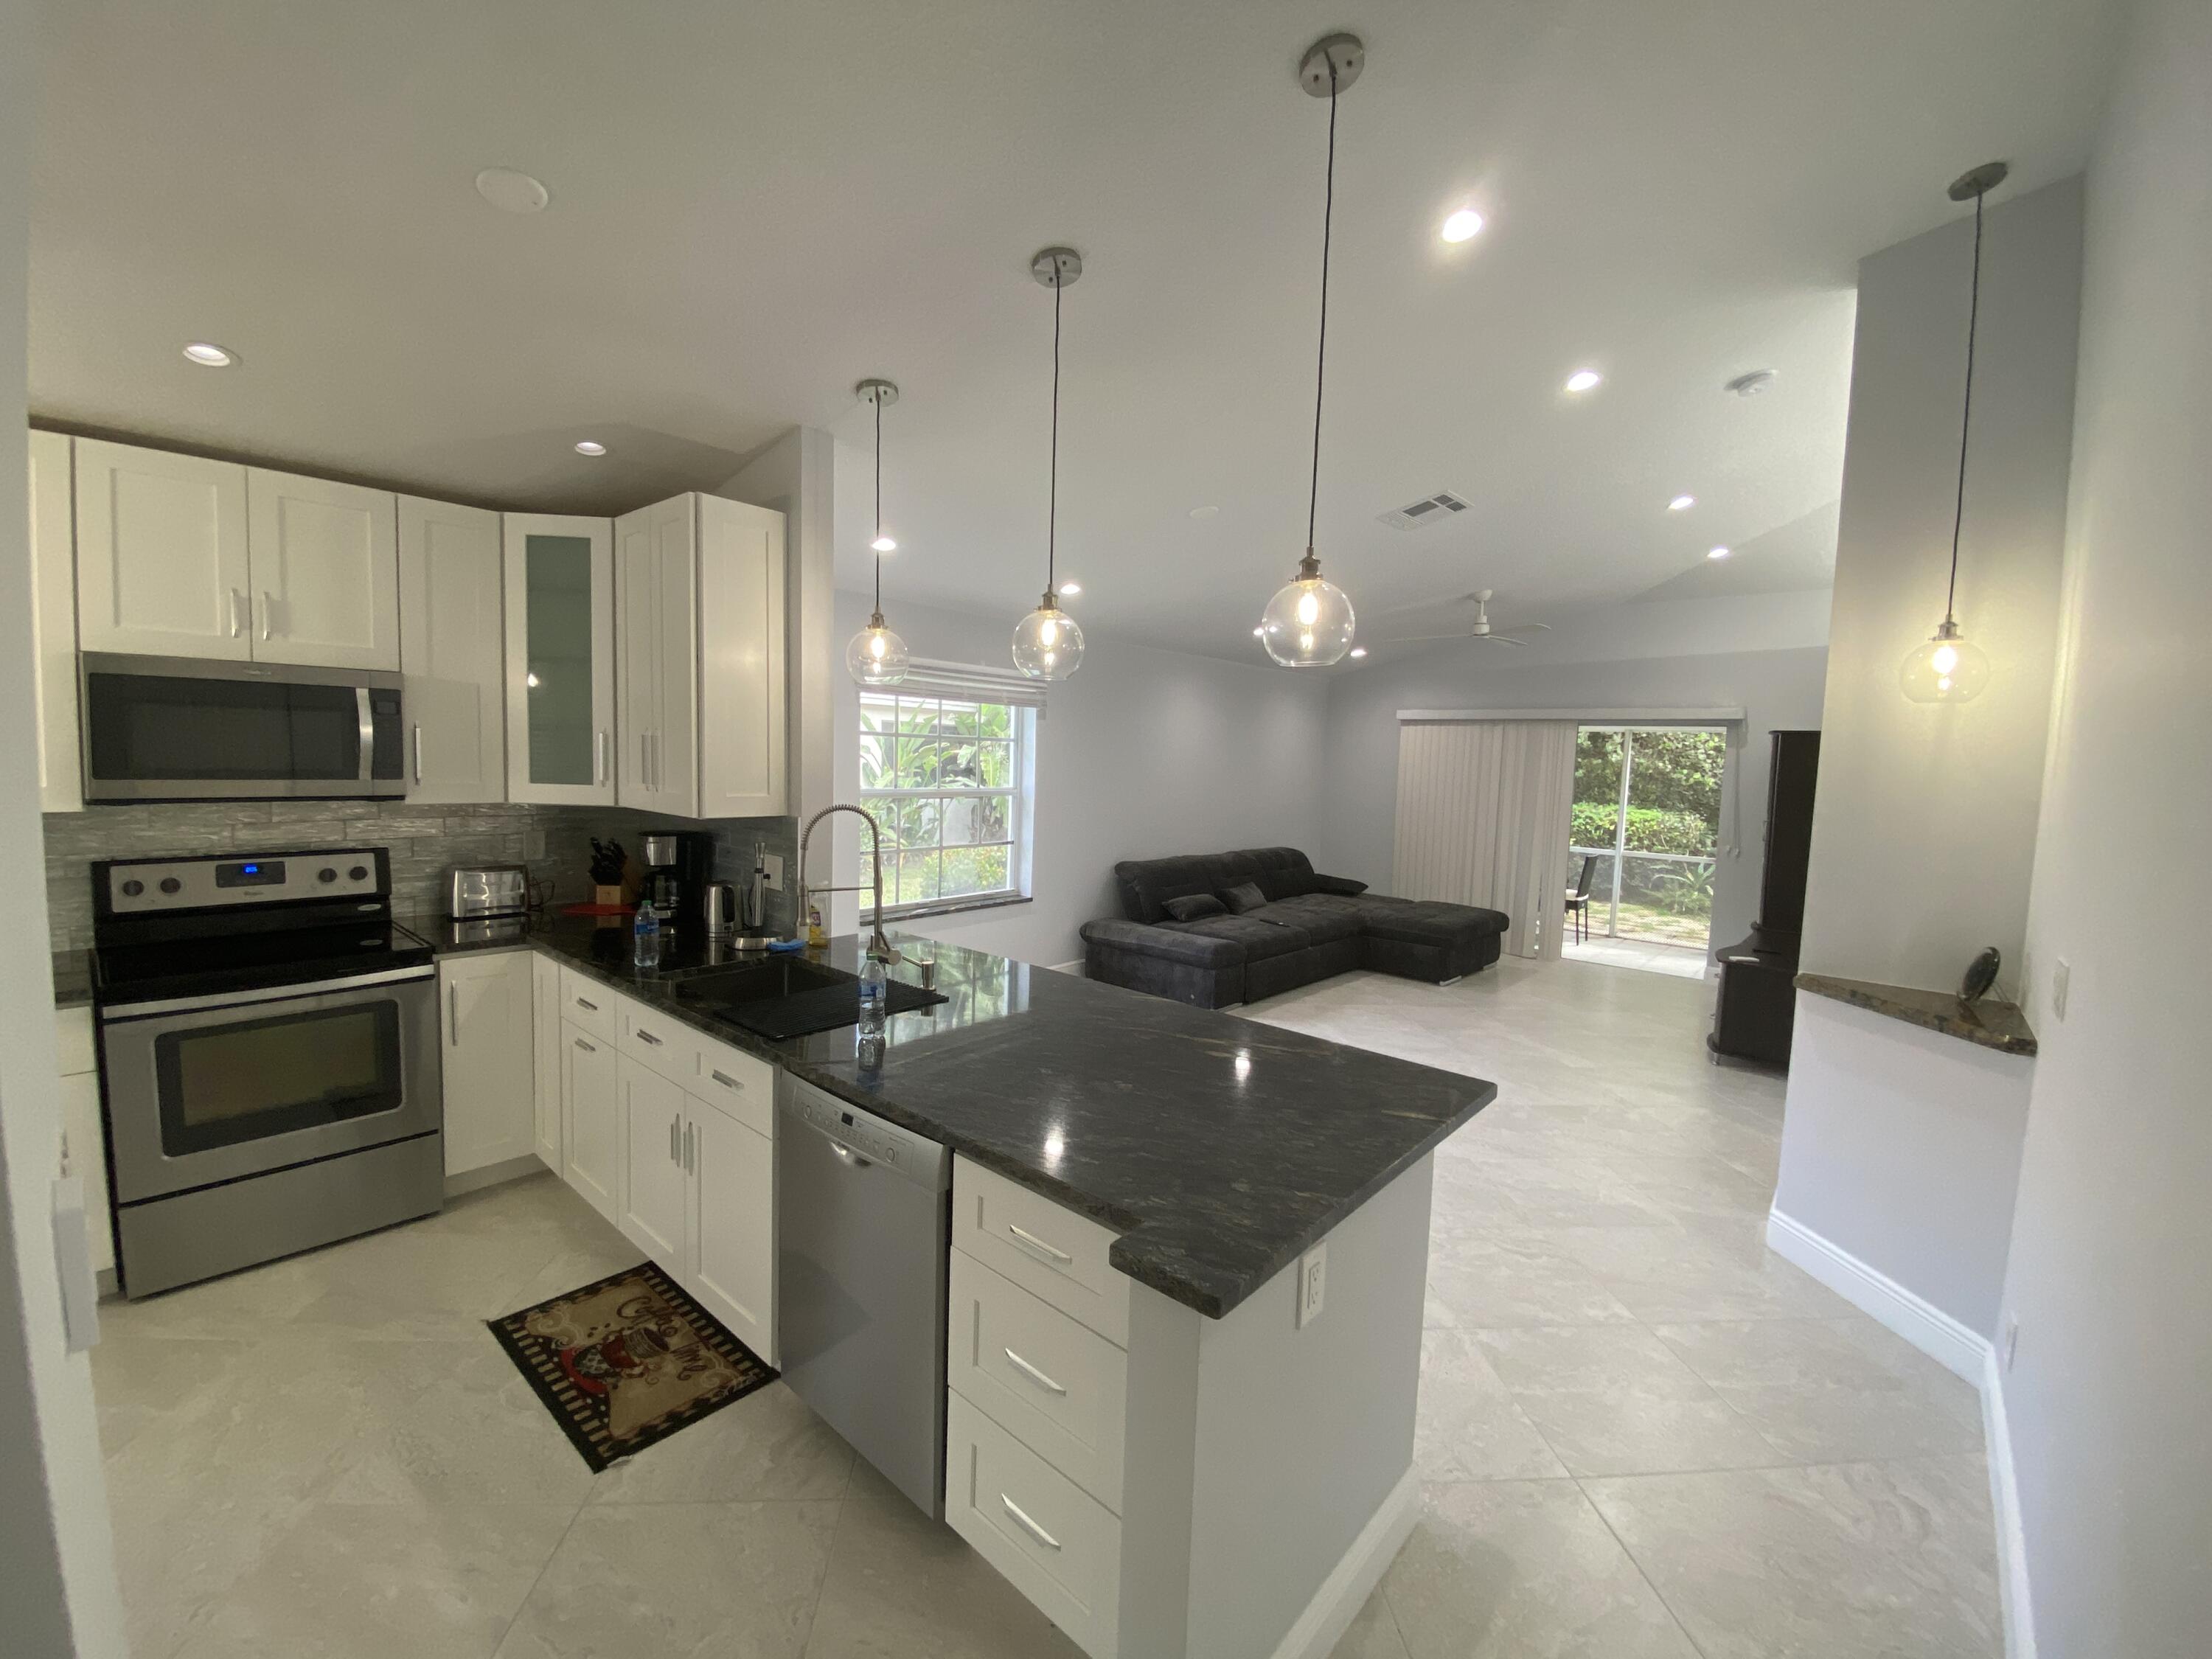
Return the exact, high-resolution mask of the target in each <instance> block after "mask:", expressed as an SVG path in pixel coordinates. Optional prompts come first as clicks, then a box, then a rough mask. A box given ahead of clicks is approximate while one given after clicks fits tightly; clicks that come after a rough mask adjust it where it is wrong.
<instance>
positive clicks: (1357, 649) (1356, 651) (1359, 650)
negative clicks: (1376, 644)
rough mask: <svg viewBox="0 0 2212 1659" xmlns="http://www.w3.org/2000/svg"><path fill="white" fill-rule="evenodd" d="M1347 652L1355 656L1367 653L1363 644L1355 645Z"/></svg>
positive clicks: (1362, 655)
mask: <svg viewBox="0 0 2212 1659" xmlns="http://www.w3.org/2000/svg"><path fill="white" fill-rule="evenodd" d="M1349 654H1350V655H1352V656H1355V657H1364V656H1365V655H1366V654H1367V647H1365V646H1364V645H1355V646H1353V647H1352V650H1351V652H1350V653H1349Z"/></svg>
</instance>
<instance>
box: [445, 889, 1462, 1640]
mask: <svg viewBox="0 0 2212 1659" xmlns="http://www.w3.org/2000/svg"><path fill="white" fill-rule="evenodd" d="M426 931H428V932H429V933H430V935H431V937H432V939H433V941H434V943H435V944H437V945H438V946H439V949H440V950H441V952H444V953H459V952H463V951H479V950H501V949H505V950H514V949H532V950H535V951H538V953H540V955H541V957H544V958H547V959H549V960H550V962H556V963H559V964H560V965H561V968H562V970H563V971H562V983H563V985H564V986H568V985H570V984H578V985H582V986H584V987H586V988H585V991H584V993H583V994H585V995H586V997H587V999H588V998H589V996H590V994H591V991H592V987H605V988H607V989H611V990H612V991H614V992H616V993H617V994H619V997H620V999H622V1000H623V1001H624V1002H626V1003H627V1004H629V1006H632V1007H635V1008H640V1009H643V1010H649V1011H651V1012H652V1013H653V1015H655V1016H657V1017H658V1018H659V1019H661V1020H662V1021H664V1022H668V1021H672V1022H676V1023H678V1024H682V1025H684V1026H685V1027H688V1028H690V1030H695V1031H696V1032H699V1033H701V1034H703V1035H704V1036H708V1037H710V1038H712V1039H714V1041H715V1042H719V1043H720V1044H724V1045H727V1046H729V1047H731V1048H737V1049H739V1050H742V1051H743V1052H744V1053H745V1054H747V1055H749V1056H750V1057H752V1058H754V1059H756V1060H760V1061H764V1062H767V1063H768V1064H769V1065H771V1066H776V1067H780V1068H781V1069H783V1070H784V1071H786V1072H787V1073H790V1074H791V1075H792V1076H793V1077H795V1078H797V1079H799V1080H801V1081H803V1082H805V1083H809V1084H811V1085H815V1086H816V1087H817V1088H820V1089H823V1090H825V1091H829V1093H830V1094H832V1095H835V1096H836V1097H839V1098H841V1099H842V1100H844V1101H847V1102H849V1103H852V1104H854V1105H856V1106H859V1107H861V1108H863V1109H866V1110H867V1111H869V1112H872V1113H874V1114H875V1115H878V1116H879V1117H882V1118H884V1119H886V1120H888V1121H891V1122H893V1123H895V1124H897V1125H899V1126H901V1127H905V1128H908V1129H911V1130H913V1131H915V1133H919V1134H921V1135H922V1136H925V1137H927V1138H928V1139H932V1140H934V1141H937V1142H939V1143H941V1144H943V1145H945V1146H950V1147H951V1150H952V1152H953V1153H954V1155H955V1174H954V1184H953V1197H954V1219H953V1229H952V1245H953V1271H952V1289H951V1309H950V1319H951V1327H952V1331H951V1344H950V1348H951V1356H950V1362H949V1364H950V1370H951V1379H950V1389H951V1392H950V1394H949V1395H948V1398H947V1411H948V1452H947V1464H948V1469H947V1482H946V1486H947V1490H946V1517H945V1518H946V1519H947V1521H948V1522H950V1523H951V1525H952V1526H953V1527H954V1528H957V1530H958V1531H959V1532H960V1533H961V1534H963V1536H964V1537H966V1538H967V1539H968V1540H969V1542H970V1543H971V1544H973V1545H974V1546H975V1548H976V1549H977V1550H978V1551H979V1552H981V1553H982V1554H983V1555H984V1556H985V1557H986V1558H987V1559H989V1560H990V1561H991V1562H992V1564H993V1565H994V1566H996V1567H997V1568H998V1569H999V1571H1001V1572H1002V1573H1004V1574H1005V1575H1006V1577H1008V1578H1009V1579H1011V1580H1012V1582H1013V1583H1015V1584H1016V1585H1017V1586H1018V1588H1019V1589H1021V1590H1022V1591H1023V1592H1024V1594H1025V1595H1028V1596H1029V1598H1030V1600H1031V1601H1034V1602H1036V1605H1037V1606H1038V1607H1041V1608H1042V1609H1043V1611H1044V1612H1045V1613H1047V1614H1048V1616H1050V1617H1051V1618H1052V1619H1053V1620H1054V1622H1055V1623H1057V1624H1058V1625H1060V1627H1061V1628H1062V1629H1063V1630H1064V1631H1066V1632H1067V1634H1068V1635H1069V1636H1070V1637H1071V1638H1073V1639H1074V1640H1075V1641H1076V1642H1077V1643H1078V1644H1079V1645H1080V1646H1082V1647H1083V1648H1084V1649H1085V1650H1086V1651H1088V1652H1090V1653H1091V1654H1093V1655H1097V1656H1109V1655H1127V1656H1139V1655H1141V1656H1145V1659H1176V1656H1185V1659H1200V1656H1203V1659H1246V1656H1251V1659H1274V1656H1285V1659H1287V1656H1291V1655H1302V1656H1303V1655H1312V1656H1315V1659H1322V1656H1326V1655H1327V1654H1328V1651H1329V1650H1330V1648H1331V1647H1332V1646H1333V1645H1334V1642H1335V1641H1336V1639H1337V1638H1338V1637H1339V1636H1340V1634H1341V1632H1342V1631H1343V1629H1344V1627H1345V1626H1346V1624H1347V1623H1348V1621H1349V1620H1351V1618H1352V1615H1353V1614H1354V1613H1356V1612H1357V1610H1358V1607H1359V1605H1360V1603H1361V1602H1362V1601H1364V1598H1365V1597H1366V1595H1367V1594H1368V1592H1369V1591H1370V1589H1371V1588H1372V1587H1373V1585H1374V1583H1375V1582H1376V1580H1377V1579H1378V1578H1379V1577H1381V1575H1382V1572H1383V1569H1384V1568H1385V1567H1386V1566H1387V1565H1389V1560H1390V1559H1391V1557H1392V1556H1393V1555H1394V1554H1395V1552H1396V1550H1397V1547H1398V1545H1399V1544H1400V1543H1401V1541H1402V1540H1403V1539H1404V1537H1405V1535H1406V1534H1407V1531H1408V1530H1410V1528H1411V1527H1412V1524H1413V1516H1414V1510H1415V1503H1416V1497H1417V1487H1416V1484H1415V1481H1414V1478H1413V1467H1412V1465H1413V1422H1414V1408H1415V1401H1416V1395H1417V1389H1418V1382H1419V1365H1420V1346H1421V1316H1422V1304H1423V1297H1424V1293H1425V1278H1426V1267H1427V1260H1428V1230H1429V1203H1430V1182H1431V1160H1430V1155H1431V1152H1433V1151H1434V1149H1435V1147H1436V1146H1437V1144H1438V1143H1439V1142H1440V1141H1442V1140H1443V1139H1444V1138H1445V1137H1446V1136H1447V1135H1449V1133H1451V1132H1452V1131H1453V1130H1454V1129H1455V1128H1457V1127H1459V1126H1460V1125H1461V1124H1462V1123H1464V1122H1466V1121H1468V1119H1469V1118H1470V1117H1472V1116H1473V1115H1474V1114H1475V1113H1476V1112H1477V1111H1479V1110H1480V1109H1482V1108H1483V1107H1484V1106H1485V1105H1486V1104H1487V1103H1489V1102H1490V1100H1491V1099H1492V1097H1494V1096H1495V1094H1496V1092H1497V1091H1496V1088H1495V1085H1492V1084H1490V1083H1487V1082H1485V1081H1482V1080H1480V1079H1475V1078H1471V1077H1466V1076H1462V1075H1459V1074H1456V1073H1445V1072H1440V1071H1436V1070H1432V1069H1431V1068H1429V1067H1425V1066H1417V1065H1413V1064H1411V1063H1408V1062H1407V1061H1403V1060H1394V1059H1391V1058H1389V1057H1386V1056H1383V1055H1380V1054H1370V1053H1367V1052H1364V1051H1363V1050H1359V1049H1354V1048H1345V1047H1343V1046H1341V1045H1339V1044H1336V1043H1333V1042H1325V1041H1322V1040H1321V1039H1319V1038H1316V1037H1310V1036H1303V1035H1300V1034H1297V1033H1294V1032H1289V1031H1285V1030H1279V1029H1277V1028H1275V1027H1272V1026H1267V1025H1261V1024H1255V1023H1252V1022H1249V1021H1246V1020H1243V1019H1240V1018H1237V1017H1235V1016H1233V1015H1229V1014H1223V1013H1218V1012H1210V1011H1206V1010H1201V1009H1194V1008H1190V1007H1187V1006H1182V1004H1179V1003H1174V1002H1170V1001H1166V1000H1162V999H1158V998H1154V997H1147V996H1144V995H1141V994H1137V993H1134V992H1130V991H1126V990H1121V989H1119V988H1117V987H1111V986H1106V985H1101V984H1096V983H1093V982H1091V981H1086V980H1083V979H1079V978H1075V977H1073V976H1071V975H1064V974H1060V973H1056V972H1054V971H1051V970H1048V969H1040V968H1034V967H1031V966H1030V965H1028V964H1025V963H1018V962H1013V961H1010V960H1007V959H1006V958H1004V957H997V956H993V955H990V954H987V953H985V952H981V951H967V950H963V949H959V948H957V947H954V946H951V945H926V946H925V947H924V948H925V949H927V950H928V951H932V952H933V953H934V955H935V957H936V959H937V963H938V987H939V990H941V991H943V992H944V993H945V994H946V996H947V999H948V1000H947V1001H945V1003H944V1004H942V1005H941V1006H937V1007H934V1008H933V1009H928V1010H924V1011H921V1012H909V1013H898V1014H894V1015H893V1016H892V1017H891V1018H890V1022H889V1025H888V1029H887V1031H886V1033H885V1038H884V1042H883V1043H882V1044H881V1047H880V1052H878V1050H877V1048H876V1047H875V1046H874V1045H872V1044H869V1045H864V1043H863V1041H862V1039H861V1038H860V1036H859V1035H858V1033H857V1032H856V1030H854V1028H852V1027H849V1026H848V1027H845V1028H842V1029H839V1030H832V1031H828V1032H823V1033H820V1034H817V1035H815V1036H806V1037H800V1038H796V1039H790V1040H786V1041H781V1042H770V1041H767V1040H764V1039H762V1038H759V1037H756V1036H752V1035H750V1033H748V1032H746V1031H744V1030H741V1029H739V1028H738V1027H737V1026H735V1025H733V1024H731V1023H729V1022H728V1021H727V1020H726V1019H723V1018H717V1017H715V1015H714V1013H713V1012H711V1011H710V1007H709V1006H708V1004H707V1003H705V1002H703V1001H702V1000H700V999H699V998H698V997H697V995H696V987H697V986H698V985H699V984H700V983H701V982H702V980H703V979H704V978H707V977H709V976H711V975H713V974H714V972H715V971H716V969H715V968H714V966H712V965H708V964H692V963H684V962H683V961H681V960H678V961H674V962H671V965H670V966H668V967H667V968H665V969H662V970H659V971H652V972H640V971H638V970H636V969H633V968H632V967H631V966H630V965H629V935H628V933H627V930H625V929H623V928H619V927H594V926H592V925H591V924H590V923H589V922H587V921H581V920H577V919H569V918H556V919H550V920H547V921H535V922H532V923H530V924H527V925H526V926H520V925H519V926H517V927H515V928H514V929H513V931H511V932H501V931H499V930H497V929H495V928H490V927H483V926H481V925H470V924H460V925H455V926H454V927H452V928H450V929H449V930H448V931H447V933H445V934H444V935H442V936H441V934H440V933H438V931H437V930H436V929H435V928H431V929H427V930H426ZM894 941H895V943H898V944H901V945H902V946H907V947H910V946H911V945H913V944H914V943H915V942H914V941H911V940H908V939H903V938H902V937H901V936H897V935H894ZM809 956H810V957H811V958H812V959H813V960H816V961H818V962H821V963H826V964H827V965H829V966H830V967H832V968H838V969H843V970H845V971H847V972H853V971H857V969H858V967H859V965H860V957H859V944H858V941H857V940H855V939H850V938H842V939H833V940H832V941H830V943H829V945H828V946H827V947H826V948H824V949H823V950H821V951H813V952H810V953H809ZM539 965H540V966H541V967H544V965H546V964H545V963H540V964H539ZM911 971H912V970H911V969H900V970H898V972H899V974H900V975H904V976H908V977H910V976H911ZM687 987H690V988H687ZM540 1052H541V1054H542V1053H543V1052H544V1050H543V1048H541V1050H540ZM986 1339H987V1340H986ZM1017 1345H1018V1346H1017ZM1010 1360H1011V1361H1012V1365H1011V1366H1010V1365H1009V1364H1008V1363H1007V1362H1008V1361H1010Z"/></svg>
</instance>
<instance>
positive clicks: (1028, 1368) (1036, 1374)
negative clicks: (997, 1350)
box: [1005, 1348, 1067, 1394]
mask: <svg viewBox="0 0 2212 1659" xmlns="http://www.w3.org/2000/svg"><path fill="white" fill-rule="evenodd" d="M1005 1352H1006V1358H1008V1359H1010V1360H1012V1362H1013V1363H1014V1364H1015V1366H1016V1367H1017V1368H1018V1370H1020V1371H1021V1372H1022V1373H1023V1374H1024V1376H1027V1377H1028V1378H1029V1379H1030V1382H1032V1383H1036V1385H1037V1386H1038V1387H1039V1388H1041V1389H1051V1390H1052V1391H1053V1393H1054V1394H1066V1392H1067V1390H1066V1388H1064V1387H1062V1386H1061V1385H1060V1383H1055V1382H1054V1381H1053V1380H1052V1379H1051V1378H1050V1377H1048V1376H1046V1375H1045V1374H1044V1373H1043V1372H1042V1371H1041V1370H1038V1369H1037V1368H1036V1366H1034V1365H1032V1364H1030V1362H1029V1361H1028V1360H1026V1359H1024V1358H1022V1357H1021V1355H1019V1354H1018V1353H1016V1352H1014V1351H1013V1350H1012V1348H1008V1349H1006V1351H1005Z"/></svg>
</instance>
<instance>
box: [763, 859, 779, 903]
mask: <svg viewBox="0 0 2212 1659" xmlns="http://www.w3.org/2000/svg"><path fill="white" fill-rule="evenodd" d="M761 871H762V872H763V874H764V875H765V876H766V877H767V878H768V890H769V892H771V893H781V891H782V890H783V859H782V856H781V854H775V853H763V854H761Z"/></svg>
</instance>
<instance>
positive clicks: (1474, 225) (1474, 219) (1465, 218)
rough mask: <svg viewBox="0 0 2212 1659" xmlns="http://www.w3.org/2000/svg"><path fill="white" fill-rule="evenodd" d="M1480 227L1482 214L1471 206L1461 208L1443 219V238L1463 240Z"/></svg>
mask: <svg viewBox="0 0 2212 1659" xmlns="http://www.w3.org/2000/svg"><path fill="white" fill-rule="evenodd" d="M1481 228H1482V216H1481V215H1480V213H1477V212H1476V211H1475V210H1474V209H1473V208H1462V209H1461V210H1459V211H1458V212H1457V213H1455V214H1453V215H1452V216H1450V217H1449V218H1448V219H1446V220H1445V221H1444V230H1443V236H1444V240H1446V241H1447V242H1464V241H1465V240H1467V239H1468V237H1470V236H1473V235H1474V234H1475V233H1476V232H1478V231H1480V229H1481Z"/></svg>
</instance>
